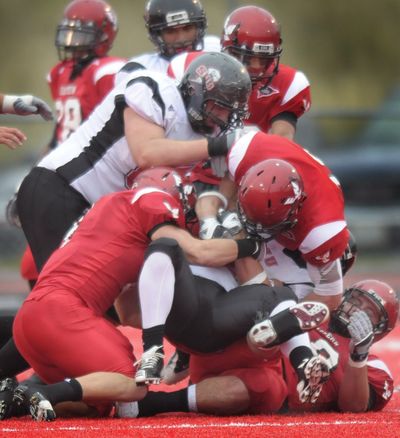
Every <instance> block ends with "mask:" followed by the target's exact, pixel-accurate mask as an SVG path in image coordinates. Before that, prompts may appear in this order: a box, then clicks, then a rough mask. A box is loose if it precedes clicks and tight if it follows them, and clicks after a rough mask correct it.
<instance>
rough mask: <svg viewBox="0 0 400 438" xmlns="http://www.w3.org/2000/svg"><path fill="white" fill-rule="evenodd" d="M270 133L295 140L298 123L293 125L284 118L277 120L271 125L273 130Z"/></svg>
mask: <svg viewBox="0 0 400 438" xmlns="http://www.w3.org/2000/svg"><path fill="white" fill-rule="evenodd" d="M268 133H269V134H275V135H280V136H281V137H286V138H288V139H289V140H293V139H294V135H295V134H296V123H292V122H291V121H288V120H286V119H284V118H277V119H276V120H274V121H273V122H272V123H271V128H270V129H269V132H268Z"/></svg>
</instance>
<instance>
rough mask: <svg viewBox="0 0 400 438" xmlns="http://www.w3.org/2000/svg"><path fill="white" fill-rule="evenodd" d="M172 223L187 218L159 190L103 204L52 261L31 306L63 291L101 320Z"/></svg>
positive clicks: (113, 197) (103, 200) (110, 198)
mask: <svg viewBox="0 0 400 438" xmlns="http://www.w3.org/2000/svg"><path fill="white" fill-rule="evenodd" d="M171 222H174V223H176V224H177V225H178V226H180V227H182V228H183V227H184V225H185V219H184V213H183V211H182V208H181V206H180V204H179V202H178V201H177V200H176V199H175V198H174V197H173V196H171V195H170V194H168V193H165V192H162V191H160V190H157V189H154V188H147V189H141V190H139V189H138V190H134V191H126V192H118V193H113V194H110V195H107V196H105V197H103V198H101V199H100V200H99V201H98V202H97V203H96V204H94V206H93V207H92V208H91V209H90V210H89V212H88V213H87V214H86V215H85V216H84V217H83V219H82V220H81V222H80V223H79V224H76V225H75V226H74V227H73V228H72V230H71V231H70V232H69V233H68V234H67V237H66V238H65V240H64V241H63V243H62V244H61V246H60V248H59V249H58V250H57V251H55V252H54V253H53V254H52V255H51V257H50V258H49V260H48V262H47V263H46V265H45V266H44V268H43V270H42V271H41V273H40V275H39V278H38V281H37V284H36V286H35V288H34V289H33V291H32V292H31V293H30V294H29V296H28V298H27V301H31V300H38V298H40V297H42V296H44V295H47V294H49V293H52V291H53V290H54V289H55V288H56V289H57V290H60V289H62V290H66V291H70V292H72V293H73V294H74V295H77V296H79V297H80V298H81V299H82V300H83V301H84V302H85V303H86V305H87V306H88V307H89V308H91V309H93V310H94V312H95V313H96V314H97V315H103V314H104V312H105V311H106V310H107V309H108V308H109V307H110V306H111V305H112V304H113V302H114V300H115V299H116V297H117V296H118V294H119V293H120V291H121V289H122V288H123V287H124V286H125V285H126V284H127V283H134V282H136V281H137V280H138V275H139V270H140V268H141V266H142V264H143V257H144V252H145V250H146V248H147V247H148V245H149V243H150V242H151V240H150V238H149V235H148V234H149V232H150V231H151V230H152V229H153V228H154V227H155V226H157V225H159V224H163V223H171Z"/></svg>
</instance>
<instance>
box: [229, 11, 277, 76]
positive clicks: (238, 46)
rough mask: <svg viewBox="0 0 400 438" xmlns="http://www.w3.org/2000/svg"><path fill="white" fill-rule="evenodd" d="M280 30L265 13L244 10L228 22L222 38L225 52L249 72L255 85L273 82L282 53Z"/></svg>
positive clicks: (233, 15)
mask: <svg viewBox="0 0 400 438" xmlns="http://www.w3.org/2000/svg"><path fill="white" fill-rule="evenodd" d="M281 44H282V39H281V31H280V26H279V24H278V22H277V21H276V19H275V18H274V17H273V16H272V15H271V14H270V13H269V12H268V11H267V10H265V9H262V8H259V7H257V6H244V7H242V8H238V9H235V10H234V11H233V12H232V13H231V14H230V15H229V16H228V18H227V19H226V21H225V24H224V30H223V32H222V37H221V46H222V50H223V51H227V52H228V53H230V54H231V55H232V56H235V57H236V58H237V59H239V61H241V62H242V63H243V64H244V65H245V66H246V68H247V71H248V72H249V75H250V77H251V80H252V82H253V83H254V82H258V81H268V82H269V81H271V80H272V78H273V77H274V75H275V74H276V73H277V72H278V68H279V58H280V56H281V53H282V47H281Z"/></svg>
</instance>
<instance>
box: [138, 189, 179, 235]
mask: <svg viewBox="0 0 400 438" xmlns="http://www.w3.org/2000/svg"><path fill="white" fill-rule="evenodd" d="M137 206H138V207H139V212H140V213H139V214H140V223H141V225H142V227H143V232H144V233H145V234H146V235H148V234H149V233H150V232H151V230H153V229H154V228H155V227H157V226H159V225H162V224H167V223H169V224H170V223H174V224H176V225H177V226H181V227H183V225H184V217H183V211H182V209H181V207H180V205H179V203H178V201H177V200H176V199H175V198H173V197H172V196H170V195H168V194H167V193H163V192H158V191H150V192H148V193H144V194H142V195H141V196H140V197H139V198H138V200H137Z"/></svg>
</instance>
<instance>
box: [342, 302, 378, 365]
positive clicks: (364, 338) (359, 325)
mask: <svg viewBox="0 0 400 438" xmlns="http://www.w3.org/2000/svg"><path fill="white" fill-rule="evenodd" d="M347 329H348V331H349V334H350V337H351V341H350V358H351V360H352V361H353V362H355V363H360V362H364V361H366V360H367V358H368V353H369V349H370V347H371V345H372V343H373V342H374V329H373V326H372V322H371V320H370V318H369V316H368V315H367V314H366V313H365V312H364V311H363V310H357V311H356V312H354V313H352V314H351V316H350V322H349V325H348V326H347Z"/></svg>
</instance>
